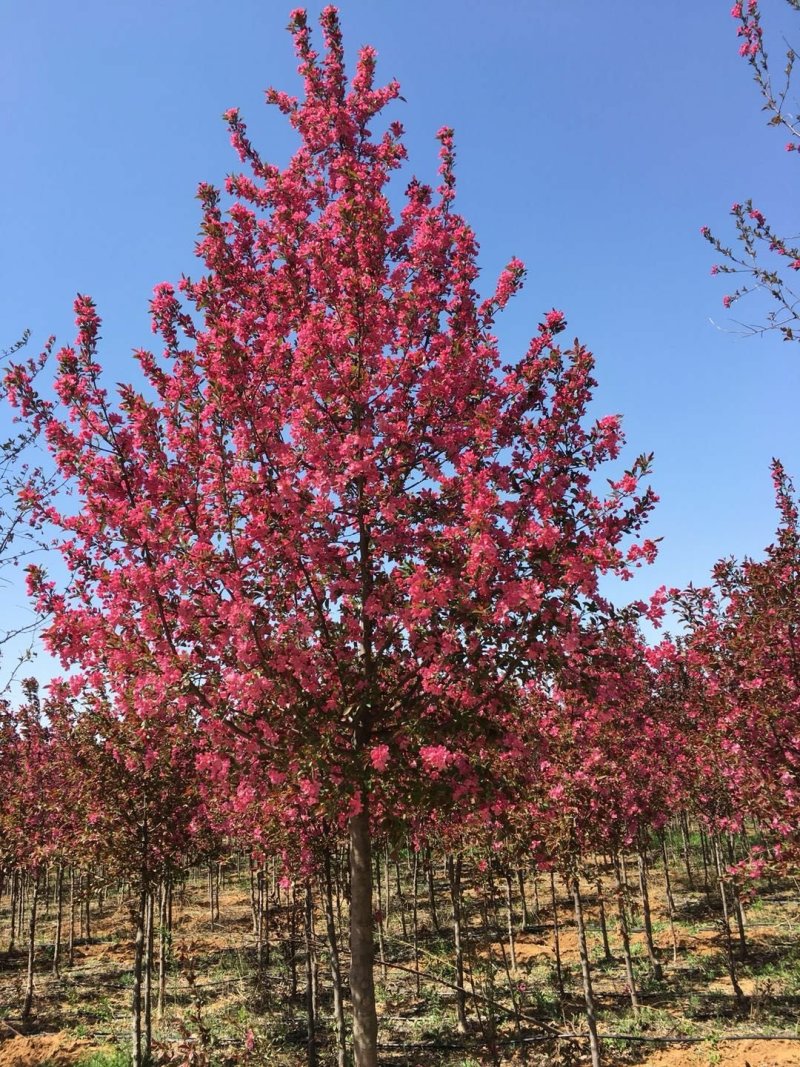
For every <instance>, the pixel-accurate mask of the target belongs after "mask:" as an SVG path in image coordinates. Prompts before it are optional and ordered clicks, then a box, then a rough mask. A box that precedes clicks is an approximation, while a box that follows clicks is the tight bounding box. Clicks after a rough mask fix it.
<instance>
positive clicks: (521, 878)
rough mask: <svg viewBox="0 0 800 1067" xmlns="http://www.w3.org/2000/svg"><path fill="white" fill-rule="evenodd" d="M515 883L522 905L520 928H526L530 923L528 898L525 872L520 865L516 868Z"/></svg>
mask: <svg viewBox="0 0 800 1067" xmlns="http://www.w3.org/2000/svg"><path fill="white" fill-rule="evenodd" d="M517 885H518V886H519V899H520V902H521V906H522V929H523V930H527V929H528V927H529V926H530V925H531V917H530V914H529V913H528V899H527V897H526V895H525V872H524V871H523V869H522V868H521V867H518V868H517Z"/></svg>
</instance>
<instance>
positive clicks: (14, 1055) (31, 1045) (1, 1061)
mask: <svg viewBox="0 0 800 1067" xmlns="http://www.w3.org/2000/svg"><path fill="white" fill-rule="evenodd" d="M92 1049H93V1046H92V1045H91V1044H90V1042H88V1041H81V1040H78V1039H76V1038H74V1037H70V1036H69V1035H68V1034H64V1033H59V1034H36V1035H35V1036H32V1037H12V1038H10V1039H8V1040H1V1041H0V1067H40V1064H43V1063H46V1064H47V1065H48V1067H71V1065H72V1064H74V1063H77V1062H78V1060H79V1059H80V1058H81V1056H85V1055H86V1054H87V1052H89V1051H92ZM94 1051H96V1046H94Z"/></svg>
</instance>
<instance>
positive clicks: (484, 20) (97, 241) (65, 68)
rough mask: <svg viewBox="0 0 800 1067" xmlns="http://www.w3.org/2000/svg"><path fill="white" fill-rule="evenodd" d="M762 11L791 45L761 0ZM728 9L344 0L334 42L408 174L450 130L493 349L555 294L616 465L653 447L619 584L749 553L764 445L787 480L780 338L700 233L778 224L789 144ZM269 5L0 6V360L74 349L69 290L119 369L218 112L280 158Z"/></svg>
mask: <svg viewBox="0 0 800 1067" xmlns="http://www.w3.org/2000/svg"><path fill="white" fill-rule="evenodd" d="M320 6H321V5H319V4H312V5H310V11H311V12H312V13H316V12H318V10H319V8H320ZM762 7H763V11H764V18H765V22H766V24H767V25H768V26H770V27H771V28H772V29H773V30H775V29H777V30H778V31H779V32H787V33H789V34H790V35H791V33H792V32H793V31H794V38H795V43H796V44H800V40H798V38H800V33H798V32H797V31H798V30H800V20H798V19H797V17H796V16H794V17H793V16H792V14H791V12H790V11H789V9H788V6H787V5H786V4H785V3H784V2H783V0H764V2H763V4H762ZM729 8H730V0H702V2H697V3H694V4H689V5H680V6H679V7H677V8H675V7H674V6H673V7H671V8H670V7H668V6H666V5H664V4H659V3H655V2H648V0H614V3H612V4H597V3H595V2H589V0H559V2H556V3H554V2H552V0H507V2H505V3H503V4H495V3H488V2H486V0H437V2H435V3H433V2H430V0H427V2H423V0H404V2H403V3H391V4H390V3H388V2H387V3H385V2H376V0H373V2H367V0H343V2H342V3H341V4H340V9H341V14H342V21H343V25H344V32H345V43H346V45H347V47H348V49H349V52H350V54H351V55H352V54H353V53H354V51H355V49H356V47H357V46H358V45H359V44H361V43H367V42H368V43H371V44H373V45H374V46H375V47H376V48H377V50H378V53H379V74H381V75H382V76H384V77H385V78H387V79H388V78H390V77H397V78H399V79H400V82H401V84H402V92H403V95H404V96H405V97H406V100H407V103H405V104H402V103H398V104H397V105H396V114H397V115H398V117H399V118H400V119H401V120H402V121H403V123H404V124H405V126H406V129H407V132H408V137H407V144H408V147H409V151H410V156H411V166H412V168H413V169H414V170H415V171H416V172H417V173H418V174H419V175H420V176H421V177H423V178H430V177H432V175H433V173H434V167H435V159H436V149H437V145H436V142H435V140H434V134H435V132H436V130H437V129H438V128H439V127H440V126H442V125H445V124H447V125H451V126H453V127H455V130H456V139H457V148H458V175H459V183H460V185H459V201H458V205H459V208H460V210H461V212H462V213H463V214H464V215H465V216H466V217H467V219H468V220H469V221H470V222H471V224H472V225H473V227H474V229H475V231H476V233H477V235H478V239H479V241H480V243H481V248H482V264H483V266H484V268H485V271H486V288H488V287H489V285H490V283H491V281H492V280H493V278H494V275H495V274H496V272H497V271H498V270H499V269H500V268H501V267H502V265H503V264H504V263H505V262H506V261H507V260H508V259H509V258H510V257H511V256H512V255H517V256H519V257H520V258H521V259H523V260H524V261H525V263H526V265H527V267H528V270H529V279H528V284H527V286H526V288H525V290H524V291H523V293H522V294H521V295H520V296H518V297H517V299H516V300H515V302H514V303H513V304H512V305H511V307H510V308H509V310H508V311H507V313H506V316H505V320H504V321H503V323H502V326H501V328H500V331H499V332H500V335H501V339H502V342H503V346H504V351H505V353H506V355H507V357H508V358H509V359H512V358H513V357H514V356H515V355H518V354H521V353H522V352H523V351H524V348H525V346H526V341H527V339H528V337H529V335H530V334H531V333H532V332H533V330H534V329H535V325H536V323H537V322H538V320H539V318H540V317H541V313H542V311H544V310H546V309H548V308H550V307H552V306H556V307H559V308H562V309H563V310H564V311H565V312H566V313H567V316H568V320H569V331H570V332H571V333H575V334H577V335H578V336H579V337H580V338H581V340H582V341H584V342H585V343H586V344H587V345H588V346H589V347H590V348H591V349H592V350H593V351H594V352H595V354H596V356H597V360H598V366H597V376H598V378H599V382H600V387H599V390H598V395H597V412H598V413H605V412H616V411H619V412H622V413H623V414H624V416H625V427H626V431H627V435H628V440H629V446H630V447H629V455H630V456H631V457H632V456H634V455H635V454H637V453H639V452H642V451H647V452H649V451H654V452H655V474H654V485H655V488H656V490H657V491H658V493H659V494H660V496H661V503H660V505H659V507H658V510H657V512H656V513H655V516H654V518H653V520H652V523H651V533H652V535H654V536H663V538H664V541H663V545H662V549H661V554H660V559H659V561H658V563H657V564H656V565H655V566H654V567H652V568H649V569H648V571H647V572H646V573H645V574H644V575H643V577H642V579H641V580H639V581H637V583H636V592H637V593H642V592H645V591H647V590H649V589H651V588H654V587H655V586H656V585H659V584H661V583H666V584H668V585H684V584H686V583H687V582H689V581H690V580H694V581H696V582H702V581H703V580H704V579H705V578H706V577H707V575H708V571H709V568H710V567H711V565H712V564H713V562H714V561H715V560H716V559H717V558H719V557H720V556H722V555H729V554H735V555H742V554H745V553H752V554H758V553H759V552H760V550H761V549H762V548H763V547H764V545H766V544H767V543H768V542H769V541H770V539H771V537H772V532H773V530H774V526H775V517H774V512H773V508H772V487H771V483H770V477H769V462H770V458H771V457H772V456H773V455H778V456H780V457H782V458H783V460H784V462H785V464H786V466H787V468H788V469H789V470H790V471H793V472H794V473H795V474H796V475H797V476H798V479H799V480H800V437H799V436H798V430H797V425H798V419H797V402H798V396H799V395H800V388H799V387H800V347H799V346H797V345H788V344H783V343H781V342H780V340H779V339H778V338H777V337H772V336H769V337H766V338H761V339H759V338H743V337H742V336H740V335H739V332H738V330H737V327H736V324H735V322H734V321H733V320H732V317H731V313H729V312H726V311H725V310H724V309H723V308H722V304H721V300H722V296H723V293H724V292H725V282H724V280H723V279H719V278H716V279H715V278H712V277H710V275H709V268H710V266H711V263H712V262H713V253H712V251H711V249H710V247H709V246H708V245H707V244H706V243H705V242H704V241H703V240H702V238H701V237H700V234H699V228H700V226H701V225H703V224H705V223H707V224H709V225H711V226H712V228H714V229H716V230H718V231H719V233H720V235H725V234H728V233H730V232H732V231H731V230H730V227H729V225H728V216H727V212H728V209H729V206H730V204H731V203H732V202H733V201H734V200H743V199H745V198H746V197H747V196H748V195H752V196H753V197H754V198H755V200H756V201H757V203H758V204H759V206H761V208H762V209H763V210H764V211H765V212H766V213H767V214H768V215H769V216H771V217H773V218H774V219H775V220H776V221H780V220H785V225H784V227H783V229H784V232H786V233H792V232H796V231H795V230H793V224H794V226H795V227H796V221H797V220H796V216H794V217H793V215H792V207H793V205H792V204H790V187H792V186H791V183H792V181H795V180H796V171H793V169H792V167H793V165H794V166H795V167H796V166H797V159H796V157H795V156H789V155H788V154H787V153H785V152H784V150H783V143H784V141H785V140H786V137H785V136H782V135H781V134H780V133H776V132H775V131H771V130H768V129H767V128H766V127H765V124H764V116H763V115H762V113H761V111H760V98H759V97H758V95H757V91H756V88H755V86H754V85H753V83H752V81H751V78H750V72H749V68H748V67H747V65H746V64H745V63H744V62H743V61H742V60H741V59H740V58H739V56H738V54H737V41H736V36H735V25H734V22H733V20H732V19H731V18H730V16H729ZM288 13H289V4H288V3H286V4H284V3H277V2H275V0H261V2H258V3H256V2H255V0H229V2H228V3H226V4H220V3H218V2H215V0H170V2H169V3H165V2H164V0H159V2H157V0H137V2H136V3H132V2H131V3H117V4H109V3H107V2H100V0H81V2H80V3H78V4H64V3H62V2H60V0H58V2H57V0H28V2H27V3H24V4H21V3H19V4H5V5H3V7H2V13H0V42H2V43H0V53H1V54H0V123H2V139H3V145H4V149H5V151H4V159H5V165H4V167H3V169H2V172H0V186H2V196H0V212H2V233H3V242H2V250H1V251H0V256H2V264H1V265H0V279H2V285H0V347H6V346H7V345H9V344H10V343H12V342H13V341H14V340H15V338H16V337H18V336H19V334H20V333H21V332H22V330H23V329H24V328H26V327H28V328H30V329H31V330H32V332H33V340H32V350H38V348H39V347H40V346H41V344H42V343H43V341H44V340H45V338H46V337H47V336H48V335H49V334H51V333H55V334H56V335H57V336H58V338H59V340H61V341H68V340H71V338H72V307H71V306H72V300H73V297H74V295H75V293H76V292H78V291H80V292H88V293H90V294H91V295H92V296H93V297H94V298H95V300H96V302H97V305H98V308H99V311H100V314H101V315H102V317H103V319H104V330H103V336H104V346H103V349H102V358H103V361H104V363H105V365H106V366H107V367H108V372H109V375H110V376H111V378H112V380H119V379H124V378H128V377H129V376H130V375H131V374H133V373H134V371H133V369H132V366H131V362H130V355H129V354H130V351H131V349H132V348H134V347H135V346H140V345H145V346H146V345H149V344H150V343H151V334H150V332H149V323H148V319H147V304H148V299H149V296H150V294H151V291H152V288H153V286H154V285H155V284H156V283H158V282H160V281H162V280H174V279H177V278H178V277H179V276H180V274H181V273H182V272H184V271H185V272H187V273H192V272H193V271H195V270H196V268H195V261H194V259H193V246H194V241H195V237H196V234H197V229H198V222H199V205H198V204H197V202H196V201H195V199H194V194H195V190H196V186H197V183H198V182H199V181H200V180H208V181H211V182H214V183H217V184H219V183H221V181H222V179H223V178H224V175H225V174H226V173H227V172H228V171H229V170H233V169H236V165H237V161H236V159H235V157H234V154H233V152H232V150H231V148H230V146H229V144H228V138H227V132H226V129H225V126H224V124H223V123H222V121H221V119H220V115H221V113H222V112H223V111H224V110H225V109H226V108H228V107H231V106H238V107H239V108H241V111H242V114H243V116H244V117H245V119H246V120H247V122H248V124H249V126H250V129H251V132H252V133H253V136H254V140H255V141H256V143H257V144H259V145H260V147H261V149H262V152H263V154H264V155H265V156H267V157H268V158H270V159H272V160H275V161H277V162H283V161H285V159H286V158H287V155H288V153H289V151H290V150H291V146H292V140H291V137H290V135H289V132H288V130H287V127H286V124H285V120H283V119H282V117H281V116H279V115H278V113H277V112H275V111H273V110H271V109H267V108H265V106H264V104H263V89H264V88H266V87H267V86H268V85H270V84H273V85H276V86H278V87H280V88H284V89H288V90H289V91H294V90H296V89H297V84H298V83H297V78H296V75H295V72H294V68H295V61H294V56H293V53H292V48H291V41H290V38H289V36H288V34H287V33H286V32H285V26H286V24H287V21H288ZM780 48H781V42H780V40H779V39H778V40H776V43H775V46H774V48H773V51H774V54H775V57H776V58H779V53H780ZM792 188H793V187H792ZM739 307H741V312H742V314H743V315H744V314H746V313H747V311H748V310H752V312H753V315H754V316H757V308H756V307H755V306H752V307H748V306H747V305H737V308H736V309H734V310H738V309H739ZM712 320H713V322H712ZM12 599H14V598H12ZM12 610H13V608H12Z"/></svg>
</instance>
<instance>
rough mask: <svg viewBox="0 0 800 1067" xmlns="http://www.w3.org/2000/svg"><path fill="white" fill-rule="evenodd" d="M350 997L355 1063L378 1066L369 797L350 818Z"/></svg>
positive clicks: (367, 1066)
mask: <svg viewBox="0 0 800 1067" xmlns="http://www.w3.org/2000/svg"><path fill="white" fill-rule="evenodd" d="M349 830H350V956H351V963H350V997H351V1000H352V1003H353V1052H354V1054H355V1067H377V1063H378V1016H377V1013H376V1010H375V979H374V975H373V970H372V969H373V965H374V957H375V946H374V942H373V915H372V842H371V840H370V829H369V812H368V810H367V806H366V800H365V801H364V806H363V808H362V810H361V811H360V812H359V813H358V814H357V815H353V816H351V818H350V826H349Z"/></svg>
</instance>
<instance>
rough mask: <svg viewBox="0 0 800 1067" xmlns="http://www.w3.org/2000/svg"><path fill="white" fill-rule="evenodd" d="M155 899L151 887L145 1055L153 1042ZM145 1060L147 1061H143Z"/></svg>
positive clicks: (147, 918) (147, 916) (147, 925)
mask: <svg viewBox="0 0 800 1067" xmlns="http://www.w3.org/2000/svg"><path fill="white" fill-rule="evenodd" d="M154 905H155V900H154V894H153V890H152V888H151V889H150V890H149V891H148V894H147V908H146V911H145V932H144V943H145V965H144V1047H145V1049H146V1050H147V1055H148V1056H149V1054H150V1048H151V1046H152V1043H153V940H154V939H153V926H154V922H153V912H154V910H155V907H154ZM145 1062H147V1061H145Z"/></svg>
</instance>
